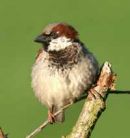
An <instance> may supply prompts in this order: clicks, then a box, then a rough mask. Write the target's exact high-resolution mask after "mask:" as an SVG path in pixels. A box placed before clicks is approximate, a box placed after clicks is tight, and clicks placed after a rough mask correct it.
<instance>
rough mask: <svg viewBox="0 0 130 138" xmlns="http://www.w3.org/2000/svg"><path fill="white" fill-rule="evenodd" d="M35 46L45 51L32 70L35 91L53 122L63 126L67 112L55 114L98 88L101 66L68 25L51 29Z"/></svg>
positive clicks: (58, 24)
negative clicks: (93, 87) (94, 86)
mask: <svg viewBox="0 0 130 138" xmlns="http://www.w3.org/2000/svg"><path fill="white" fill-rule="evenodd" d="M35 42H38V43H41V44H42V46H43V47H42V48H41V49H40V51H39V52H38V55H37V57H36V61H35V64H34V65H33V68H32V88H33V90H34V92H35V95H36V97H38V99H39V100H40V102H41V103H42V104H44V105H46V106H47V108H48V119H49V121H50V122H51V123H53V122H55V121H56V122H63V121H64V111H62V112H61V113H60V114H59V115H57V116H54V113H55V112H57V111H58V110H59V109H61V108H62V107H63V106H65V105H66V104H69V103H72V102H74V100H75V99H77V98H79V97H80V96H81V95H82V94H83V93H84V91H85V90H88V89H89V88H90V87H91V86H92V85H93V84H94V82H95V80H96V78H97V76H98V71H99V67H98V62H97V60H96V59H95V57H94V56H93V54H92V53H91V52H89V50H88V49H87V48H85V46H84V44H83V43H82V42H81V41H80V40H79V37H78V32H77V31H76V30H75V29H74V28H73V27H72V26H70V25H68V24H66V23H54V24H50V25H48V26H47V27H45V29H44V30H43V32H42V33H41V34H40V35H39V36H38V37H36V39H35Z"/></svg>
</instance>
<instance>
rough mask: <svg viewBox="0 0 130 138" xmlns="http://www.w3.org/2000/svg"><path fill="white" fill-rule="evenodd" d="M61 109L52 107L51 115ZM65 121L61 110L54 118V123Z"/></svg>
mask: <svg viewBox="0 0 130 138" xmlns="http://www.w3.org/2000/svg"><path fill="white" fill-rule="evenodd" d="M60 109H61V108H59V107H54V109H53V113H56V112H57V111H59V110H60ZM64 120H65V115H64V110H62V111H61V112H60V113H59V114H58V115H56V116H55V121H56V122H64Z"/></svg>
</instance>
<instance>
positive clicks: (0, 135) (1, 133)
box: [0, 128, 7, 138]
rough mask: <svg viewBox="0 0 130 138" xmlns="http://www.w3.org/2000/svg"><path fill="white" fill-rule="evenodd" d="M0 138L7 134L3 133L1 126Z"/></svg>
mask: <svg viewBox="0 0 130 138" xmlns="http://www.w3.org/2000/svg"><path fill="white" fill-rule="evenodd" d="M0 138H7V134H4V132H3V130H2V128H0Z"/></svg>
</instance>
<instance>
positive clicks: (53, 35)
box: [50, 32, 58, 39]
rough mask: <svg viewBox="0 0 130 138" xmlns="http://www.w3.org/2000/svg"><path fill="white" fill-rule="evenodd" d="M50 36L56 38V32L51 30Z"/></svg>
mask: <svg viewBox="0 0 130 138" xmlns="http://www.w3.org/2000/svg"><path fill="white" fill-rule="evenodd" d="M50 36H51V37H52V38H54V39H56V38H57V37H58V33H55V32H51V34H50Z"/></svg>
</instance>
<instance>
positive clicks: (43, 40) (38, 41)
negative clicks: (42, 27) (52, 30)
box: [34, 34, 47, 43]
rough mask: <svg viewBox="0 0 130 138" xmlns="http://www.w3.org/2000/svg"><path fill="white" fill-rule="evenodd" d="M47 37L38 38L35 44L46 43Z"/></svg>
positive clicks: (40, 36)
mask: <svg viewBox="0 0 130 138" xmlns="http://www.w3.org/2000/svg"><path fill="white" fill-rule="evenodd" d="M46 39H47V38H46V36H45V35H43V34H41V35H39V36H37V37H36V38H35V40H34V42H37V43H46Z"/></svg>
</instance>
